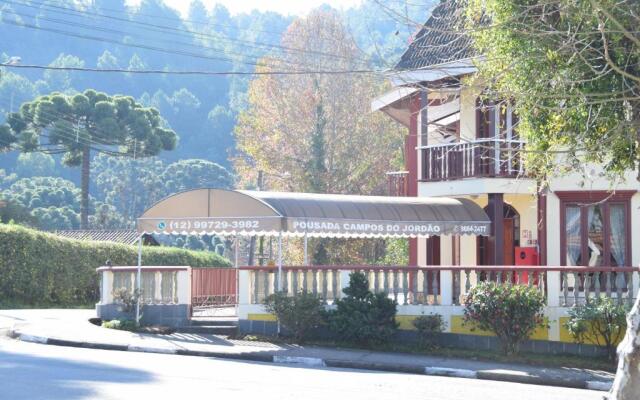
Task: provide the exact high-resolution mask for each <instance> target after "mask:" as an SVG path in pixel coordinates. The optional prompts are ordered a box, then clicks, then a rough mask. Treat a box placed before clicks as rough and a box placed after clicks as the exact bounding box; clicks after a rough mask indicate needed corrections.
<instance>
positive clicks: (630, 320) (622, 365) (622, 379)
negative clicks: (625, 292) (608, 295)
mask: <svg viewBox="0 0 640 400" xmlns="http://www.w3.org/2000/svg"><path fill="white" fill-rule="evenodd" d="M638 393H640V295H639V296H638V298H637V299H636V303H635V305H634V306H633V308H632V309H631V312H630V313H629V315H628V316H627V333H626V335H625V336H624V339H623V340H622V342H621V343H620V345H619V346H618V371H617V372H616V379H615V381H614V382H613V386H612V387H611V392H610V394H609V399H610V400H632V399H633V400H637V399H638Z"/></svg>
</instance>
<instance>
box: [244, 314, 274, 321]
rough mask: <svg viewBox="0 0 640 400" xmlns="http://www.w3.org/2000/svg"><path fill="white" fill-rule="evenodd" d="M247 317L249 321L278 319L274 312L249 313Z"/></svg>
mask: <svg viewBox="0 0 640 400" xmlns="http://www.w3.org/2000/svg"><path fill="white" fill-rule="evenodd" d="M247 319H248V320H249V321H273V322H275V321H277V319H276V316H275V315H273V314H249V315H248V316H247Z"/></svg>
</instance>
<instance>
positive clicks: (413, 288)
mask: <svg viewBox="0 0 640 400" xmlns="http://www.w3.org/2000/svg"><path fill="white" fill-rule="evenodd" d="M410 274H411V279H410V280H411V282H412V283H413V284H412V285H411V291H412V292H413V293H412V296H411V304H418V270H415V271H411V272H410Z"/></svg>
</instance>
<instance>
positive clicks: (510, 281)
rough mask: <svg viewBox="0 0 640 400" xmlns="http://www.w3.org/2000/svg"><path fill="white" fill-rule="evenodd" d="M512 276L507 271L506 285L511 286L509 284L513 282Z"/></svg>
mask: <svg viewBox="0 0 640 400" xmlns="http://www.w3.org/2000/svg"><path fill="white" fill-rule="evenodd" d="M511 278H512V272H511V271H507V286H511V284H512V283H513V280H512V279H511Z"/></svg>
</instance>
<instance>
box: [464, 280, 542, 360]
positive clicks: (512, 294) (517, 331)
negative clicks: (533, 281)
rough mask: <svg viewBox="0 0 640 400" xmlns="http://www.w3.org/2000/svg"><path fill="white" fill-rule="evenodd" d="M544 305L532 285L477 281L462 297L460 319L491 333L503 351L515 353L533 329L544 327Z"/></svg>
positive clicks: (540, 295) (540, 296)
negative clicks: (461, 316) (464, 297)
mask: <svg viewBox="0 0 640 400" xmlns="http://www.w3.org/2000/svg"><path fill="white" fill-rule="evenodd" d="M544 305H545V297H544V295H543V294H542V293H540V292H539V291H538V290H537V289H536V288H533V287H528V286H525V285H509V284H507V285H505V284H496V283H495V282H480V283H478V285H476V286H475V287H473V288H472V289H471V291H470V292H469V294H468V295H467V298H466V299H465V304H464V321H465V323H468V324H471V326H472V327H473V328H474V329H475V328H479V329H482V330H486V331H490V332H493V333H495V335H496V336H497V337H498V339H499V340H500V344H501V345H502V348H503V350H504V352H505V354H516V353H518V351H519V348H520V344H522V342H524V341H525V340H527V339H528V338H529V337H530V336H531V334H532V333H533V332H534V331H535V330H536V328H539V327H544V326H545V322H544V315H543V311H544Z"/></svg>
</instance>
